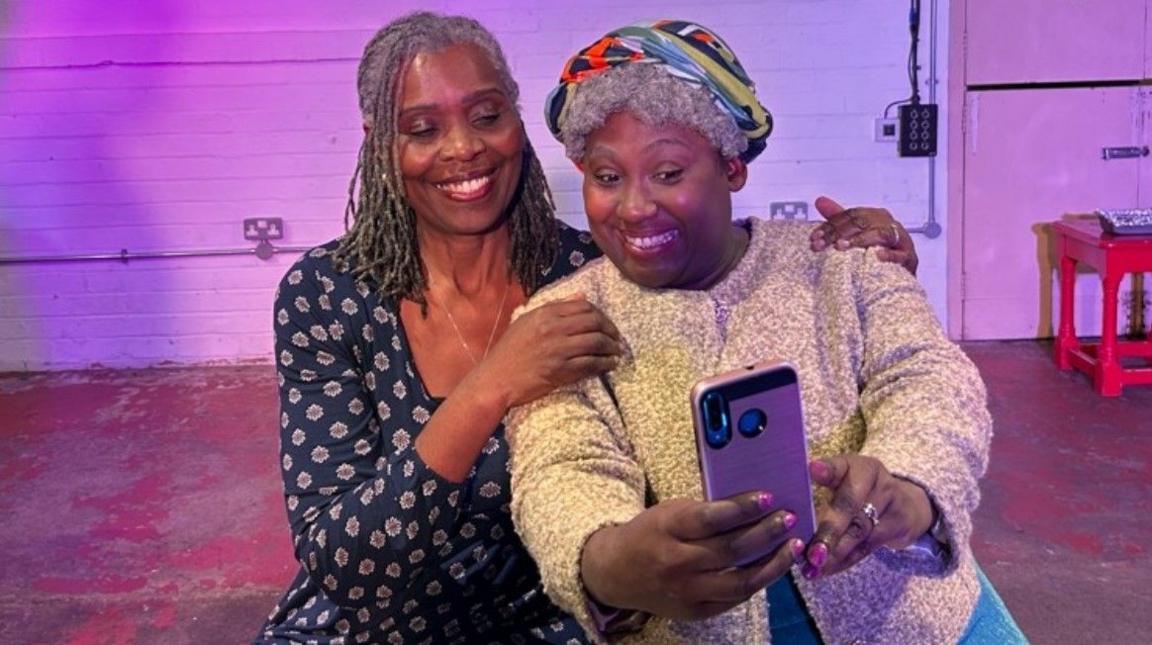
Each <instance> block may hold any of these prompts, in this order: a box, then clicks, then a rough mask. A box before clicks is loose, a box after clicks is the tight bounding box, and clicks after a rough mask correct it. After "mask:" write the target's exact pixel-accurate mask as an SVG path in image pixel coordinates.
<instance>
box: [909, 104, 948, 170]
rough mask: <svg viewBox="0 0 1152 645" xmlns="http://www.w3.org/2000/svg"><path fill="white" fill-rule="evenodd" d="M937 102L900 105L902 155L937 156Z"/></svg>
mask: <svg viewBox="0 0 1152 645" xmlns="http://www.w3.org/2000/svg"><path fill="white" fill-rule="evenodd" d="M937 117H938V111H937V108H936V105H935V104H928V103H926V104H923V105H920V104H914V105H901V106H900V156H901V157H935V156H936V130H937V126H938V125H939V119H938V118H937Z"/></svg>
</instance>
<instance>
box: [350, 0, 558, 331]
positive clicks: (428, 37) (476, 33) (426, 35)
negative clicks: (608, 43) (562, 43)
mask: <svg viewBox="0 0 1152 645" xmlns="http://www.w3.org/2000/svg"><path fill="white" fill-rule="evenodd" d="M459 44H472V45H475V46H477V47H479V48H480V50H481V51H483V52H484V53H485V54H486V55H487V56H488V58H489V60H490V62H491V63H492V66H493V67H494V68H495V69H496V73H497V75H498V76H499V78H500V80H501V85H502V89H503V91H504V93H505V94H506V95H507V97H508V100H509V102H511V103H512V104H513V105H514V106H516V110H517V112H519V111H520V105H519V99H520V88H519V87H518V86H517V85H516V81H515V80H513V78H512V74H511V73H510V72H509V69H508V61H507V60H506V59H505V58H504V52H503V50H502V49H501V48H500V44H499V43H497V42H496V39H495V37H493V36H492V34H491V33H490V32H489V31H488V30H487V29H485V28H484V27H483V26H481V25H480V23H478V22H476V21H475V20H473V19H471V18H466V17H464V16H443V15H440V14H436V13H431V12H426V11H421V12H416V13H412V14H408V15H406V16H403V17H401V18H398V19H396V20H394V21H393V22H391V23H389V24H388V25H386V26H385V27H384V28H383V29H381V30H380V31H378V32H376V35H375V36H373V37H372V40H370V41H368V44H367V45H366V46H365V47H364V55H363V56H362V57H361V59H360V68H359V71H358V73H357V83H356V85H357V90H358V92H359V101H360V113H361V115H362V117H363V119H364V123H365V124H366V125H367V126H368V127H367V128H366V130H367V131H366V133H365V135H364V141H363V142H362V143H361V145H360V153H359V158H358V161H357V164H356V170H355V172H354V173H353V175H352V180H351V182H350V183H349V186H348V204H347V206H346V207H345V210H344V226H345V228H346V229H347V232H346V233H345V234H344V236H343V238H341V240H340V244H339V246H338V247H337V249H336V263H337V266H340V267H344V268H350V269H351V270H352V271H353V274H354V275H355V276H356V277H357V278H360V279H363V278H365V277H369V278H371V279H373V280H374V281H375V282H376V283H377V285H378V288H377V293H378V295H379V296H380V297H381V298H385V297H396V298H408V299H410V300H412V301H414V302H417V303H420V305H421V306H422V308H425V310H426V307H427V301H426V300H425V297H424V291H425V289H427V287H428V281H427V274H426V272H425V270H424V263H423V261H422V259H421V258H420V249H419V243H418V241H417V237H416V215H415V213H414V212H413V211H412V207H411V206H410V205H409V203H408V200H407V197H406V195H405V194H404V184H403V181H402V180H401V178H400V177H399V172H398V171H397V167H398V165H399V164H398V163H397V160H396V159H395V145H394V144H395V141H396V132H397V117H398V115H399V111H400V101H398V100H397V98H398V95H399V91H400V87H401V84H402V82H403V76H404V72H405V70H406V69H407V65H408V63H409V62H410V61H411V60H412V58H413V57H414V56H416V55H417V54H420V53H428V52H436V51H440V50H443V49H445V48H448V47H451V46H453V45H459ZM521 127H523V126H521ZM523 159H524V160H523V165H522V167H521V172H520V183H519V186H518V187H517V190H516V193H515V194H514V195H513V198H512V203H511V204H510V205H509V210H508V213H507V215H506V217H507V218H508V233H509V237H510V238H511V243H512V251H511V254H510V257H509V271H510V272H511V273H512V274H514V275H515V276H516V277H517V278H518V279H519V281H520V284H521V286H522V287H523V288H524V291H525V292H526V293H528V294H531V293H533V292H534V291H535V290H536V289H537V288H538V287H539V286H540V282H541V280H542V279H543V276H544V273H545V272H546V271H547V270H548V268H549V267H551V265H552V261H553V260H554V258H555V256H556V252H557V247H558V245H559V243H558V233H557V228H556V208H555V204H554V202H553V201H552V193H551V191H550V190H549V189H548V183H547V181H546V180H545V178H544V170H543V168H541V166H540V160H539V159H538V158H537V157H536V152H535V151H534V150H533V148H532V144H531V143H530V142H529V141H528V136H527V133H525V135H524V154H523Z"/></svg>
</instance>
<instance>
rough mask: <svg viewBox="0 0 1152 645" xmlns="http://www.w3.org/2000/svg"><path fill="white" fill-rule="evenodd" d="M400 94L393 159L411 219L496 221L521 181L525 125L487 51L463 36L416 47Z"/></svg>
mask: <svg viewBox="0 0 1152 645" xmlns="http://www.w3.org/2000/svg"><path fill="white" fill-rule="evenodd" d="M399 100H400V115H399V119H398V120H397V124H396V125H397V134H396V163H397V165H398V167H399V170H400V174H401V176H402V178H403V181H404V190H405V192H406V193H407V197H408V201H409V203H410V204H411V205H412V209H413V210H414V211H415V212H416V216H417V226H418V227H419V228H421V229H423V230H424V232H425V233H429V232H433V231H434V232H437V233H443V234H447V235H475V234H481V233H487V232H490V231H492V230H494V229H496V228H498V227H499V225H500V224H502V223H503V220H502V218H501V216H502V215H503V214H504V213H505V212H506V211H507V210H508V206H509V204H510V203H511V201H512V198H513V196H514V195H515V193H516V186H517V184H518V183H519V182H520V173H521V162H522V159H523V154H524V152H523V151H524V129H523V126H522V124H521V122H520V116H519V114H517V112H516V108H515V106H514V105H513V104H512V103H511V101H510V100H509V99H508V97H507V96H506V95H505V93H504V92H503V91H502V89H501V83H500V78H499V76H498V74H497V72H496V69H495V68H494V67H493V65H492V63H491V61H489V59H488V56H487V55H486V54H485V53H484V51H483V50H482V49H480V48H479V47H477V46H476V45H473V44H467V43H466V44H459V45H453V46H451V47H447V48H445V49H442V50H439V51H435V52H422V53H419V54H417V55H416V56H415V57H413V59H412V61H411V62H410V63H409V65H408V69H407V70H406V72H405V74H404V78H403V83H402V86H401V90H400V97H399Z"/></svg>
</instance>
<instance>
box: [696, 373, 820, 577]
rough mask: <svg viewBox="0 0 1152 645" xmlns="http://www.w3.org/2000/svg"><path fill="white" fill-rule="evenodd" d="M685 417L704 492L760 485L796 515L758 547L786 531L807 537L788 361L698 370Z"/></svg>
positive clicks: (793, 380) (805, 478)
mask: <svg viewBox="0 0 1152 645" xmlns="http://www.w3.org/2000/svg"><path fill="white" fill-rule="evenodd" d="M692 418H693V421H694V424H695V427H696V448H697V452H698V454H699V460H700V474H701V478H702V480H703V485H704V497H705V499H707V500H708V501H714V500H718V499H722V498H725V497H729V496H732V495H736V494H739V493H746V492H749V491H767V492H769V493H771V494H772V496H773V499H774V503H773V505H774V507H775V508H780V509H785V510H788V511H790V512H791V513H793V514H794V515H795V516H796V519H797V521H796V524H795V525H793V526H792V528H791V529H790V530H789V531H788V532H787V533H785V534H784V535H782V536H781V537H780V538H779V539H777V540H775V541H774V542H773V543H772V544H770V545H768V548H766V549H765V551H764V553H763V554H762V555H767V554H769V553H772V552H774V551H775V550H776V549H777V548H779V546H780V545H781V544H783V543H784V542H785V541H786V540H788V539H791V538H800V539H801V540H803V541H804V542H805V543H807V542H808V541H809V540H810V539H811V538H812V536H813V534H814V533H815V531H816V528H815V527H816V521H815V512H814V510H813V507H812V484H811V481H810V479H809V472H808V442H807V438H806V437H805V434H804V413H803V408H802V405H801V400H800V382H799V377H798V375H797V373H796V369H795V368H794V367H792V366H791V365H789V364H788V363H779V362H777V363H762V364H758V365H752V366H749V367H746V368H742V369H737V370H733V371H731V372H726V373H724V374H720V375H717V376H713V377H710V378H706V379H704V380H702V381H700V382H699V383H697V384H696V386H695V387H694V388H692ZM750 561H752V560H748V561H746V562H741V563H740V564H746V563H747V562H750Z"/></svg>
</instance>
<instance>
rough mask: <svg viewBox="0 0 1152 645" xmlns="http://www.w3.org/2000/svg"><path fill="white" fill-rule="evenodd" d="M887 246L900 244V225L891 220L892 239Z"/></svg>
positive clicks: (894, 246)
mask: <svg viewBox="0 0 1152 645" xmlns="http://www.w3.org/2000/svg"><path fill="white" fill-rule="evenodd" d="M889 246H890V247H892V248H897V247H899V246H900V227H899V226H898V225H897V224H896V222H892V241H891V242H890V243H889Z"/></svg>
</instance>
